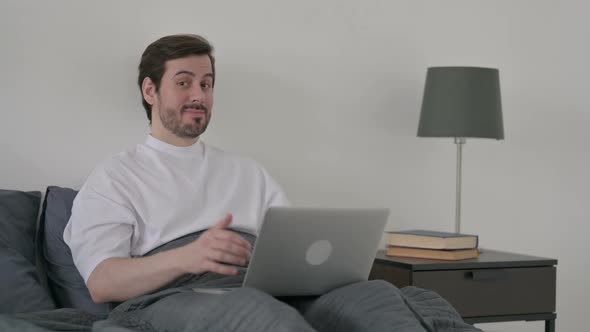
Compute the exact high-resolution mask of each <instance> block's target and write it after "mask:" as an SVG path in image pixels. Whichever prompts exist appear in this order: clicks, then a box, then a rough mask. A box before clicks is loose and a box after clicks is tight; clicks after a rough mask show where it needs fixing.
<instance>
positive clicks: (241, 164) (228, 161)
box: [203, 143, 266, 173]
mask: <svg viewBox="0 0 590 332" xmlns="http://www.w3.org/2000/svg"><path fill="white" fill-rule="evenodd" d="M203 145H204V147H205V154H206V155H207V158H208V159H209V162H211V163H215V164H218V165H219V166H230V167H237V168H239V169H243V170H247V171H252V172H260V173H266V170H265V169H264V167H263V166H262V165H261V164H260V163H259V162H258V161H256V160H254V159H253V158H250V157H246V156H243V155H240V154H237V153H232V152H227V151H224V150H222V149H220V148H218V147H215V146H212V145H209V144H205V143H203Z"/></svg>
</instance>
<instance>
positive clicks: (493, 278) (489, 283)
mask: <svg viewBox="0 0 590 332" xmlns="http://www.w3.org/2000/svg"><path fill="white" fill-rule="evenodd" d="M555 271H556V269H555V267H552V266H547V267H530V268H503V269H472V270H446V271H415V272H414V273H413V280H412V285H414V286H416V287H421V288H426V289H431V290H434V291H436V292H437V293H439V294H440V295H441V296H442V297H443V298H445V299H446V300H447V301H449V302H450V303H451V304H452V305H453V306H454V307H455V309H457V311H458V312H459V313H460V314H461V316H463V317H477V316H487V315H517V314H527V313H541V312H554V311H555Z"/></svg>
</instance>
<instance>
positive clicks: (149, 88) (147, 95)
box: [141, 77, 157, 106]
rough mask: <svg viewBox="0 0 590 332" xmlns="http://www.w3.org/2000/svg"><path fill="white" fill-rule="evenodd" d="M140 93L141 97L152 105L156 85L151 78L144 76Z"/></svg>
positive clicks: (154, 99) (154, 98)
mask: <svg viewBox="0 0 590 332" xmlns="http://www.w3.org/2000/svg"><path fill="white" fill-rule="evenodd" d="M141 93H142V94H143V99H145V101H146V102H147V103H148V104H150V105H152V106H153V105H154V103H155V101H156V93H157V91H156V85H155V84H154V82H153V81H152V79H151V78H149V77H146V78H144V79H143V82H142V83H141Z"/></svg>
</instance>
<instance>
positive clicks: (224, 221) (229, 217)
mask: <svg viewBox="0 0 590 332" xmlns="http://www.w3.org/2000/svg"><path fill="white" fill-rule="evenodd" d="M233 218H234V216H233V215H232V214H231V213H228V214H227V215H226V216H225V217H223V219H220V220H219V221H218V222H217V223H216V224H215V226H213V228H218V229H223V228H227V227H228V226H229V225H230V224H231V221H232V219H233Z"/></svg>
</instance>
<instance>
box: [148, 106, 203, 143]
mask: <svg viewBox="0 0 590 332" xmlns="http://www.w3.org/2000/svg"><path fill="white" fill-rule="evenodd" d="M159 106H160V107H159V108H160V110H162V111H161V112H160V121H161V122H162V125H163V126H164V128H166V129H168V130H169V131H170V132H172V133H173V134H174V135H176V136H178V137H181V138H197V137H199V136H200V135H201V134H202V133H204V132H205V130H207V126H208V125H209V119H210V118H211V113H210V112H209V110H208V109H207V107H206V106H205V105H201V104H190V105H184V106H183V107H182V108H181V109H180V112H178V111H177V110H176V109H174V108H164V109H163V108H162V105H161V104H160V105H159ZM187 108H193V109H197V110H202V111H204V112H205V116H204V117H202V118H201V117H199V118H195V119H193V120H192V122H191V123H183V121H182V113H183V112H184V110H185V109H187Z"/></svg>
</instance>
